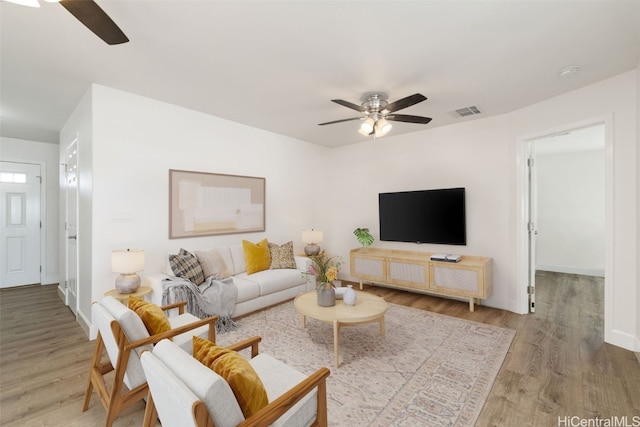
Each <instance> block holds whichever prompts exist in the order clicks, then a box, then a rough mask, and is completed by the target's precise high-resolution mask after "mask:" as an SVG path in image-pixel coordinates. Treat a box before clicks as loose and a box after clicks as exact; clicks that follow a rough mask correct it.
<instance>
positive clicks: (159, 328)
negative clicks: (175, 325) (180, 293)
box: [128, 296, 171, 335]
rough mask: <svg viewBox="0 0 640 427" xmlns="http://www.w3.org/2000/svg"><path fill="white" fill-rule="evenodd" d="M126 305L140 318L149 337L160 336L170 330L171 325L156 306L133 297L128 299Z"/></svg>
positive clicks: (162, 311)
mask: <svg viewBox="0 0 640 427" xmlns="http://www.w3.org/2000/svg"><path fill="white" fill-rule="evenodd" d="M128 305H129V308H130V309H131V310H133V311H135V312H136V314H137V315H138V316H140V318H141V319H142V323H144V326H145V328H147V331H148V332H149V335H156V334H161V333H162V332H167V331H170V330H171V323H169V319H168V318H167V315H166V314H165V312H164V310H162V309H161V308H160V307H158V306H157V305H155V304H152V303H150V302H147V301H145V300H143V299H142V298H139V297H134V296H130V297H129V302H128Z"/></svg>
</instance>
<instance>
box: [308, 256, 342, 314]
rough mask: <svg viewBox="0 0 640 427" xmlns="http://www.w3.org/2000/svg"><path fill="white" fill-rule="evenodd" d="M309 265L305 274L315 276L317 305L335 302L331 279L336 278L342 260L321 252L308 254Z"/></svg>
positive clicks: (327, 305)
mask: <svg viewBox="0 0 640 427" xmlns="http://www.w3.org/2000/svg"><path fill="white" fill-rule="evenodd" d="M309 259H310V260H311V265H310V266H309V269H308V270H307V274H312V275H314V276H315V278H316V291H317V293H318V305H321V306H324V307H330V306H333V305H335V303H336V294H335V289H334V287H333V283H332V282H333V281H334V280H336V279H337V278H338V271H339V270H340V266H341V265H342V262H341V261H340V260H339V259H337V257H328V256H327V255H325V253H324V252H322V253H321V254H319V255H314V256H310V257H309Z"/></svg>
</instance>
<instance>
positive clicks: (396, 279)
mask: <svg viewBox="0 0 640 427" xmlns="http://www.w3.org/2000/svg"><path fill="white" fill-rule="evenodd" d="M431 255H433V254H432V253H430V252H418V251H405V250H394V249H378V248H358V249H352V250H351V254H350V264H351V275H352V276H354V277H357V278H358V279H359V280H360V289H362V283H363V282H370V283H371V284H376V283H377V284H380V285H385V286H389V287H393V288H398V289H404V290H408V291H415V292H421V293H428V294H434V295H439V296H450V297H458V298H468V299H469V310H470V311H473V309H474V304H475V303H480V301H479V300H482V299H486V298H487V297H489V296H491V293H492V292H493V269H492V260H491V258H486V257H477V256H466V255H463V256H462V259H461V260H460V262H446V261H432V260H431ZM476 300H477V301H476Z"/></svg>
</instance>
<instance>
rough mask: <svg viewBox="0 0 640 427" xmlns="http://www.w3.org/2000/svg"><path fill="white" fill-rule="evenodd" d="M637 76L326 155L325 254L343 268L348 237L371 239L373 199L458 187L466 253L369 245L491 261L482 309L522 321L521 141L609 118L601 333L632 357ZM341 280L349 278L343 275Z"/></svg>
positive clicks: (353, 243) (375, 215)
mask: <svg viewBox="0 0 640 427" xmlns="http://www.w3.org/2000/svg"><path fill="white" fill-rule="evenodd" d="M635 77H636V72H635V71H633V72H629V73H625V74H622V75H619V76H616V77H613V78H611V79H607V80H604V81H602V82H600V83H597V84H594V85H591V86H588V87H585V88H583V89H580V90H577V91H574V92H571V93H568V94H566V95H562V96H559V97H557V98H553V99H550V100H547V101H544V102H541V103H539V104H536V105H532V106H530V107H527V108H524V109H522V110H519V111H515V112H513V113H510V114H506V115H503V116H500V117H493V118H487V119H480V120H474V121H469V122H463V123H460V124H458V125H453V126H448V127H443V128H434V129H429V130H425V131H421V132H416V133H411V134H405V135H399V136H390V137H385V138H382V139H379V140H375V141H374V140H371V141H368V142H365V143H362V144H357V145H351V146H347V147H341V148H336V149H333V150H331V151H330V152H328V153H327V156H328V158H329V160H328V161H327V162H326V163H327V164H333V165H335V170H334V172H333V173H331V174H329V173H328V174H326V177H327V179H328V182H327V188H328V189H329V190H328V191H329V193H330V194H329V196H328V197H327V200H330V203H329V205H328V206H327V208H326V209H324V210H323V211H324V216H323V217H322V218H321V220H320V228H323V229H325V230H329V233H325V234H328V239H327V241H326V242H325V243H324V246H325V247H327V248H328V249H330V250H331V251H334V252H335V253H337V254H339V255H341V256H342V257H344V258H345V260H348V256H349V250H350V249H351V248H354V247H357V246H358V243H357V241H356V240H355V237H354V236H353V235H352V230H353V229H354V228H356V227H369V228H370V230H371V231H372V232H373V234H374V236H375V237H378V236H379V226H378V213H377V194H378V193H380V192H383V191H396V190H417V189H428V188H444V187H455V186H461V187H466V188H467V226H468V230H467V231H468V242H467V243H468V244H467V246H465V247H458V246H441V245H415V244H411V243H389V242H376V243H375V245H376V246H380V247H394V248H399V249H411V250H423V251H437V252H451V253H461V254H469V255H480V256H489V257H492V258H493V262H494V294H493V296H492V297H491V298H489V299H488V300H487V301H486V304H487V305H490V306H494V307H499V308H504V309H507V310H511V311H514V312H517V313H525V312H526V311H527V297H526V293H525V289H526V265H527V264H526V257H524V254H525V253H524V248H525V246H524V243H525V241H526V240H525V238H526V233H525V228H524V222H523V219H524V218H525V204H524V202H523V200H524V188H525V187H524V177H525V174H524V171H525V168H524V165H523V161H522V160H523V158H524V157H523V152H522V151H523V150H522V147H523V146H524V141H526V140H527V139H530V138H533V137H539V136H543V135H547V134H551V133H554V132H555V131H557V130H558V129H561V128H566V129H572V128H576V127H579V125H582V126H584V125H585V122H594V121H598V120H600V121H602V120H604V119H603V117H611V116H613V117H614V119H615V120H612V121H611V123H610V125H611V129H609V130H608V132H610V133H611V141H610V142H611V145H612V146H611V149H610V151H609V152H608V153H607V155H608V156H611V164H612V165H613V168H614V169H613V170H612V171H611V175H612V177H613V179H612V184H611V185H612V192H613V194H612V197H611V200H612V202H611V204H612V206H611V212H612V215H611V216H612V218H611V233H609V234H610V236H609V237H608V242H609V243H608V244H609V247H608V250H607V256H608V257H609V263H610V266H611V268H610V269H609V270H610V271H609V276H608V277H607V278H606V281H607V288H608V294H607V302H606V305H607V307H606V309H605V318H606V322H605V328H606V329H607V333H606V339H607V341H608V342H612V343H614V344H616V345H619V346H622V347H625V348H629V349H631V348H634V347H635V345H636V344H635V341H634V337H636V336H637V335H638V330H637V329H636V323H637V316H638V306H637V304H636V301H637V292H638V290H637V283H638V278H637V276H636V272H637V269H636V263H637V261H638V255H639V254H638V248H637V244H636V242H637V237H636V236H637V235H638V230H637V222H636V220H637V213H636V209H637V207H636V200H637V188H636V183H637V178H636V167H637V162H636V159H637V154H636V144H637V135H636V116H637V113H636V105H635V100H636V97H637V95H636V93H637V90H638V88H637V84H636V79H635ZM590 124H594V123H590ZM614 254H615V255H614ZM342 276H343V277H344V278H347V279H349V278H351V277H350V276H349V275H348V271H343V273H342Z"/></svg>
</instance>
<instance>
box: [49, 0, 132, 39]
mask: <svg viewBox="0 0 640 427" xmlns="http://www.w3.org/2000/svg"><path fill="white" fill-rule="evenodd" d="M60 4H61V5H62V6H64V8H65V9H67V10H68V11H69V12H70V13H71V14H72V15H73V16H75V17H76V19H78V21H80V22H82V23H83V24H84V26H85V27H87V28H88V29H90V30H91V31H93V33H94V34H95V35H96V36H98V37H100V38H101V39H102V40H104V42H105V43H107V44H109V45H115V44H121V43H126V42H128V41H129V39H128V38H127V36H126V35H125V34H124V33H123V32H122V30H121V29H120V28H119V27H118V26H117V25H116V23H115V22H113V20H112V19H111V18H109V15H107V14H106V12H105V11H104V10H102V8H101V7H100V6H98V4H97V3H96V2H95V1H93V0H61V1H60Z"/></svg>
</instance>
